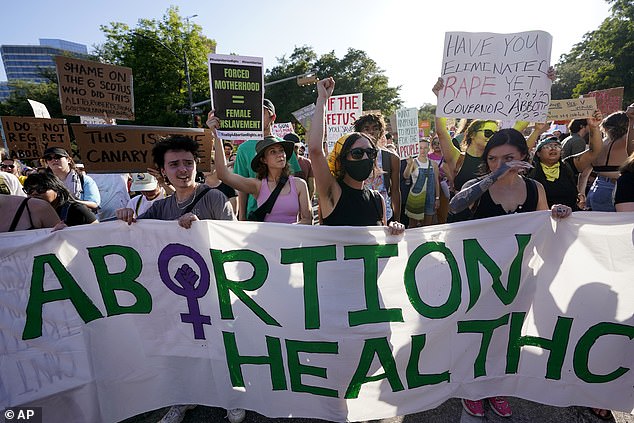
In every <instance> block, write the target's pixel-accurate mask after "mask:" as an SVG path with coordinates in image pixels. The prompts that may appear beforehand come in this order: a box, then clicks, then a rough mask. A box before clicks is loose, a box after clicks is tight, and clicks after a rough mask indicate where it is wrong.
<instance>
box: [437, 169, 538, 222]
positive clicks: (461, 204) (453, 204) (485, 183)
mask: <svg viewBox="0 0 634 423" xmlns="http://www.w3.org/2000/svg"><path fill="white" fill-rule="evenodd" d="M531 167H532V166H531V164H530V163H528V162H525V161H523V160H512V161H510V162H506V163H503V164H502V165H501V166H500V167H499V168H497V169H496V170H495V171H494V172H491V173H489V174H488V175H486V176H485V177H484V178H482V179H481V180H480V181H478V180H477V179H472V180H470V181H467V182H466V183H465V184H464V185H463V188H462V191H460V192H459V193H458V194H456V195H455V196H454V197H453V198H452V199H451V201H450V202H449V210H450V211H451V212H452V213H454V214H455V213H460V212H461V211H463V210H465V209H466V208H467V207H469V206H470V205H471V204H473V203H475V202H476V201H477V200H478V198H480V197H482V194H484V193H485V192H486V191H487V190H488V189H489V188H491V185H493V184H494V183H495V181H497V180H498V179H500V178H501V177H502V176H503V175H505V174H506V173H507V172H509V171H511V170H513V169H514V170H517V171H520V170H523V169H530V168H531Z"/></svg>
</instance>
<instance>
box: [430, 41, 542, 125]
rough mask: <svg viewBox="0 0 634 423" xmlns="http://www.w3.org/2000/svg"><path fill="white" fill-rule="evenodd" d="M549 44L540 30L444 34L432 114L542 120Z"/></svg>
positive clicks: (457, 116) (476, 117)
mask: <svg viewBox="0 0 634 423" xmlns="http://www.w3.org/2000/svg"><path fill="white" fill-rule="evenodd" d="M551 46H552V36H551V35H550V34H549V33H547V32H544V31H529V32H519V33H515V34H493V33H489V32H447V33H445V46H444V49H443V62H442V70H441V76H442V78H443V79H444V82H445V86H444V88H443V89H442V90H441V91H440V93H439V95H438V108H437V109H436V115H437V116H446V117H456V118H463V117H466V118H475V119H499V120H529V121H531V122H543V121H545V120H546V115H547V113H548V103H549V102H550V86H551V84H552V82H551V80H550V79H548V77H547V73H548V67H549V66H550V51H551Z"/></svg>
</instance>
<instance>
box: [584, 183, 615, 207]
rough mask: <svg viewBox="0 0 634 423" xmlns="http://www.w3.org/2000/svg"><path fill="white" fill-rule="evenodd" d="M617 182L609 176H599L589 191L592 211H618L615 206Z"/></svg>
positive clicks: (589, 204) (589, 202)
mask: <svg viewBox="0 0 634 423" xmlns="http://www.w3.org/2000/svg"><path fill="white" fill-rule="evenodd" d="M615 187H616V184H615V183H614V182H611V181H610V179H609V178H606V177H604V176H597V178H596V179H595V180H594V183H593V184H592V186H591V187H590V192H588V206H589V207H590V209H591V210H592V211H606V212H613V211H616V209H615V208H614V188H615Z"/></svg>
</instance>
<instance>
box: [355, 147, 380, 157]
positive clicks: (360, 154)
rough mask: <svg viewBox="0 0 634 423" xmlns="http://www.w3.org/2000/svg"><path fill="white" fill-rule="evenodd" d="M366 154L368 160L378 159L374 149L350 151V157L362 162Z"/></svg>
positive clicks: (358, 148)
mask: <svg viewBox="0 0 634 423" xmlns="http://www.w3.org/2000/svg"><path fill="white" fill-rule="evenodd" d="M364 154H367V156H368V159H370V160H374V159H376V155H377V151H376V150H375V149H374V148H360V147H357V148H353V149H352V150H350V157H352V158H353V159H354V160H361V159H362V158H363V155H364Z"/></svg>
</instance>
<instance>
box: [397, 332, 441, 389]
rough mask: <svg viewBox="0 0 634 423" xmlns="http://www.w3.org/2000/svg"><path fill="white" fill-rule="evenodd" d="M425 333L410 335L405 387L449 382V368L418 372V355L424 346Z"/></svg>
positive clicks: (411, 387)
mask: <svg viewBox="0 0 634 423" xmlns="http://www.w3.org/2000/svg"><path fill="white" fill-rule="evenodd" d="M425 340H426V335H425V334H422V335H412V342H411V344H412V351H411V353H410V355H409V361H408V363H407V371H406V377H407V388H408V389H413V388H419V387H421V386H427V385H437V384H439V383H442V382H450V377H451V373H449V370H447V371H445V372H442V373H435V374H420V373H419V372H418V363H419V362H420V356H421V353H422V352H423V348H425Z"/></svg>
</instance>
